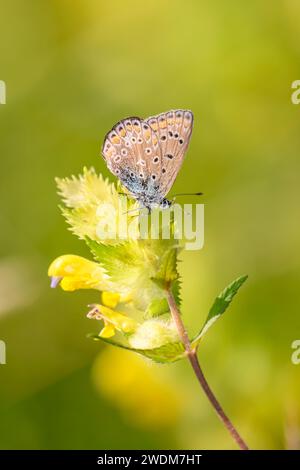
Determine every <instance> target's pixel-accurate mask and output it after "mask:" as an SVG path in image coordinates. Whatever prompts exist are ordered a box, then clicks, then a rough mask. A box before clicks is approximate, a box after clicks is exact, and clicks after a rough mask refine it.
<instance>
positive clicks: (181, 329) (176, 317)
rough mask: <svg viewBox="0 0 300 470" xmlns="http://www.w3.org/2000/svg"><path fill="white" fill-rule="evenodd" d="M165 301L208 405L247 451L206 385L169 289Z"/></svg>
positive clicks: (243, 442)
mask: <svg viewBox="0 0 300 470" xmlns="http://www.w3.org/2000/svg"><path fill="white" fill-rule="evenodd" d="M167 300H168V304H169V307H170V311H171V315H172V318H173V320H174V322H175V324H176V327H177V331H178V334H179V337H180V339H181V341H182V343H183V345H184V347H185V350H186V354H187V357H188V359H189V361H190V363H191V365H192V368H193V369H194V372H195V374H196V377H197V379H198V381H199V383H200V385H201V387H202V389H203V391H204V393H205V394H206V396H207V398H208V399H209V401H210V403H211V404H212V406H213V407H214V409H215V411H216V413H217V415H218V416H219V418H220V419H221V421H222V422H223V424H224V426H226V428H227V429H228V431H229V432H230V434H231V436H232V438H233V439H234V440H235V442H236V443H237V445H238V446H239V447H240V449H242V450H248V449H249V448H248V446H247V444H246V443H245V441H244V440H243V439H242V438H241V436H240V435H239V433H238V432H237V430H236V429H235V427H234V426H233V424H232V422H231V421H230V419H229V418H228V416H227V415H226V414H225V413H224V411H223V408H222V407H221V405H220V403H219V402H218V400H217V399H216V397H215V395H214V393H213V392H212V390H211V388H210V386H209V385H208V383H207V381H206V378H205V377H204V374H203V372H202V369H201V367H200V363H199V360H198V357H197V351H196V350H195V349H194V348H192V345H191V342H190V340H189V337H188V334H187V331H186V329H185V326H184V324H183V321H182V319H181V315H180V311H179V309H178V307H177V304H176V302H175V299H174V296H173V294H172V292H171V290H170V289H169V290H167Z"/></svg>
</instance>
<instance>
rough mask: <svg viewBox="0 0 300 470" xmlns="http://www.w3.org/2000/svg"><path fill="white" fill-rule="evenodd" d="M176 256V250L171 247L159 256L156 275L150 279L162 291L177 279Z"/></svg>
mask: <svg viewBox="0 0 300 470" xmlns="http://www.w3.org/2000/svg"><path fill="white" fill-rule="evenodd" d="M177 254H178V248H177V247H176V248H174V247H172V248H169V249H168V250H166V251H165V252H164V253H163V255H162V256H161V259H160V268H159V269H158V271H157V273H156V275H155V276H153V277H152V281H153V282H155V283H156V284H157V285H158V286H159V287H161V288H162V289H166V288H168V286H169V285H170V284H171V283H172V282H173V281H175V280H176V279H178V272H177Z"/></svg>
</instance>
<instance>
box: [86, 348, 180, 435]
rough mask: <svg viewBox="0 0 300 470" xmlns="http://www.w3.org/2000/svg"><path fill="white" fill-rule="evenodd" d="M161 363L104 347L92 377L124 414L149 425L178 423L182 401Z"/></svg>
mask: <svg viewBox="0 0 300 470" xmlns="http://www.w3.org/2000/svg"><path fill="white" fill-rule="evenodd" d="M158 369H159V366H155V365H153V363H151V366H150V362H146V361H145V359H143V358H141V357H140V356H138V355H136V354H131V353H130V352H127V351H124V350H120V349H117V348H112V347H108V348H105V349H104V350H103V351H102V352H101V353H100V354H99V355H98V356H97V358H96V360H95V362H94V365H93V368H92V380H93V383H94V384H95V387H96V389H97V390H98V391H99V393H100V394H101V395H102V396H104V397H105V398H107V399H108V400H110V401H111V402H113V403H114V404H115V406H116V407H118V408H119V409H120V411H121V412H122V413H123V415H124V418H125V419H127V420H129V421H130V422H131V423H133V424H135V425H136V426H139V427H142V428H146V429H153V430H157V429H161V428H166V427H171V426H175V425H176V424H177V422H178V420H179V417H180V414H181V410H182V409H183V401H182V399H181V394H180V391H179V390H178V387H175V386H172V383H171V382H170V379H168V378H167V377H166V376H165V375H164V377H162V376H161V374H160V373H159V370H158ZM164 373H165V371H164Z"/></svg>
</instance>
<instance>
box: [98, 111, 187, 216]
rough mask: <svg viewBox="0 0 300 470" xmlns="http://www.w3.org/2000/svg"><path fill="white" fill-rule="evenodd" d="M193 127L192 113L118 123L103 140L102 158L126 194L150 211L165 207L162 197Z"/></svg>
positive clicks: (172, 181)
mask: <svg viewBox="0 0 300 470" xmlns="http://www.w3.org/2000/svg"><path fill="white" fill-rule="evenodd" d="M192 128H193V114H192V112H191V111H187V110H174V111H168V112H166V113H161V114H159V115H157V116H151V117H149V118H147V119H144V120H143V119H140V118H138V117H130V118H126V119H123V120H122V121H120V122H118V123H117V124H116V125H115V126H114V127H113V128H112V129H111V131H109V132H108V134H107V135H106V137H105V140H104V144H103V147H102V155H103V157H104V159H105V161H106V163H107V166H108V168H109V169H110V170H111V172H112V173H113V174H114V175H116V176H117V177H118V178H119V179H120V181H121V183H122V184H123V185H124V186H125V187H126V188H127V190H128V191H129V193H130V194H131V195H132V196H133V197H134V198H135V199H136V200H137V201H138V202H139V203H140V205H141V206H142V207H146V208H147V209H148V210H149V211H151V210H152V209H153V208H154V207H159V208H162V209H164V208H167V207H169V206H170V205H171V202H170V201H168V199H166V198H165V196H166V194H167V193H168V192H169V190H170V188H171V187H172V185H173V183H174V180H175V178H176V176H177V174H178V171H179V169H180V167H181V165H182V162H183V159H184V156H185V154H186V151H187V148H188V144H189V141H190V137H191V133H192Z"/></svg>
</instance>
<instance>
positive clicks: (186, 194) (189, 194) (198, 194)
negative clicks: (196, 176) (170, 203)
mask: <svg viewBox="0 0 300 470" xmlns="http://www.w3.org/2000/svg"><path fill="white" fill-rule="evenodd" d="M202 195H203V193H177V194H174V196H173V197H177V196H202Z"/></svg>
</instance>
